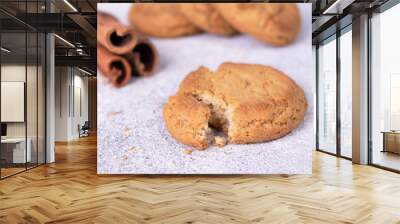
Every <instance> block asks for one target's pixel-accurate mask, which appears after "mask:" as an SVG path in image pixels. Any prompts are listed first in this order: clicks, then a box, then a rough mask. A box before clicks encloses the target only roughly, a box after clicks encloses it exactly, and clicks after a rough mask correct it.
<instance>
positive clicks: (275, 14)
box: [217, 3, 301, 46]
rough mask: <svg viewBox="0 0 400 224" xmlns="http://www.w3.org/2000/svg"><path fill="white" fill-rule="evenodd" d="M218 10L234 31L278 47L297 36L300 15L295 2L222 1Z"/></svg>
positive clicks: (218, 5)
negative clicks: (242, 2)
mask: <svg viewBox="0 0 400 224" xmlns="http://www.w3.org/2000/svg"><path fill="white" fill-rule="evenodd" d="M217 9H218V11H219V12H220V14H221V15H222V17H224V18H225V20H226V21H227V22H228V23H230V24H231V25H232V26H233V27H234V28H235V29H236V30H238V31H240V32H243V33H247V34H249V35H252V36H254V37H255V38H256V39H258V40H261V41H263V42H266V43H270V44H273V45H277V46H282V45H286V44H289V43H291V42H293V41H294V40H295V38H296V37H297V35H298V33H299V31H300V26H301V18H300V12H299V10H298V8H297V5H296V4H294V3H246V4H241V3H221V4H217Z"/></svg>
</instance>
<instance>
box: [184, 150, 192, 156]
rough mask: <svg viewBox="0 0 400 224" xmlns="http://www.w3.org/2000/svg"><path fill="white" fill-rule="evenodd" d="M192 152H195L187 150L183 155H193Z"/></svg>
mask: <svg viewBox="0 0 400 224" xmlns="http://www.w3.org/2000/svg"><path fill="white" fill-rule="evenodd" d="M192 152H193V150H191V149H185V150H184V151H183V153H185V154H187V155H190V154H192Z"/></svg>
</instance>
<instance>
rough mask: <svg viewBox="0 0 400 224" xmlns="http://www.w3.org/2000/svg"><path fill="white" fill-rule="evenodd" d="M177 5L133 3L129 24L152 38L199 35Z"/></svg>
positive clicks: (198, 31)
mask: <svg viewBox="0 0 400 224" xmlns="http://www.w3.org/2000/svg"><path fill="white" fill-rule="evenodd" d="M179 5H180V4H177V3H175V4H174V3H135V4H133V6H132V7H131V11H130V13H129V20H130V23H131V24H132V25H133V26H134V28H135V29H136V30H138V31H139V32H141V33H144V34H147V35H149V36H154V37H165V38H168V37H180V36H186V35H191V34H196V33H200V32H201V30H200V29H199V28H197V27H196V26H195V25H193V24H192V23H191V22H190V21H189V20H188V19H186V17H185V16H184V15H183V14H182V13H181V12H180V9H179V7H180V6H179Z"/></svg>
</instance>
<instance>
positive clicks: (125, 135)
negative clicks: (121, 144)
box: [124, 128, 131, 138]
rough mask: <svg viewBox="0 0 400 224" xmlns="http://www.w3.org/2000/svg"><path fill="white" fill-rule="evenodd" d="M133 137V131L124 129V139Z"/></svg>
mask: <svg viewBox="0 0 400 224" xmlns="http://www.w3.org/2000/svg"><path fill="white" fill-rule="evenodd" d="M130 135H131V129H129V128H125V129H124V137H125V138H128V137H129V136H130Z"/></svg>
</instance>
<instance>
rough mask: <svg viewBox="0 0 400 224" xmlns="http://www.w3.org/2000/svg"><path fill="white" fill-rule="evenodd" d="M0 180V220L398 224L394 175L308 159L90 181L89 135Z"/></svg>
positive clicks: (92, 153) (398, 180)
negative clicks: (251, 168)
mask: <svg viewBox="0 0 400 224" xmlns="http://www.w3.org/2000/svg"><path fill="white" fill-rule="evenodd" d="M56 160H57V161H56V163H55V164H51V165H46V166H41V167H39V168H35V169H33V170H29V171H28V172H25V173H22V174H19V175H16V176H13V177H10V178H7V179H5V180H2V181H0V223H43V222H49V223H174V224H175V223H374V224H375V223H400V175H399V174H395V173H391V172H388V171H384V170H380V169H377V168H374V167H369V166H358V165H352V164H351V163H350V162H349V161H347V160H343V159H337V158H335V157H332V156H329V155H326V154H323V153H317V152H316V153H315V154H314V169H313V171H314V173H313V175H294V176H286V175H273V176H267V175H261V176H156V177H155V176H98V175H96V139H95V138H94V137H90V138H85V139H84V140H81V141H77V142H72V143H70V144H58V145H57V150H56Z"/></svg>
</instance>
